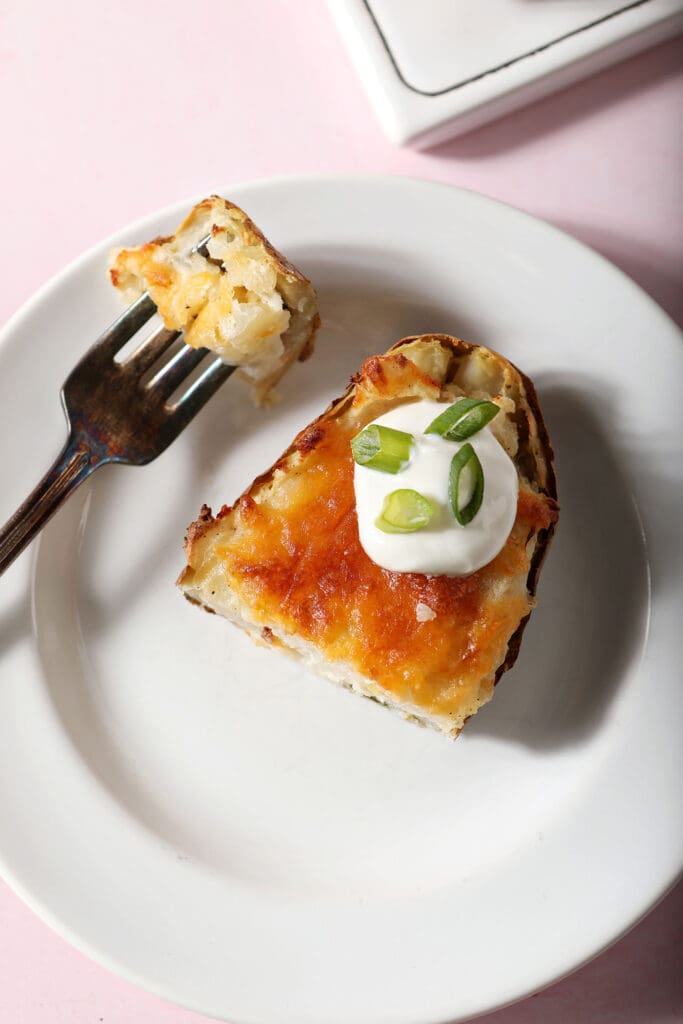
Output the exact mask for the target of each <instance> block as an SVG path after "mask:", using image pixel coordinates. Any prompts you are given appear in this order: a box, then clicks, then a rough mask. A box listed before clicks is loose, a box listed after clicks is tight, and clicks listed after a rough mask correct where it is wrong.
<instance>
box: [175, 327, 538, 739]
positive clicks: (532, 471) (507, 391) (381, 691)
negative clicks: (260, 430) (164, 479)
mask: <svg viewBox="0 0 683 1024" xmlns="http://www.w3.org/2000/svg"><path fill="white" fill-rule="evenodd" d="M473 381H474V382H475V384H476V387H480V386H481V388H483V389H484V391H486V388H488V389H489V390H490V391H491V393H492V394H493V395H494V396H495V395H497V396H498V397H497V399H496V400H497V401H499V402H500V404H501V405H502V407H503V408H504V409H506V410H507V412H506V416H505V417H499V418H498V420H503V419H507V420H508V421H509V422H508V425H507V427H506V426H505V425H503V426H501V427H500V429H501V431H502V432H503V433H502V435H501V436H500V437H499V440H500V441H501V443H502V444H504V446H506V445H508V444H510V445H516V444H517V438H519V440H520V443H521V447H520V449H519V451H517V450H516V449H515V462H516V464H517V465H518V469H519V470H520V475H521V481H520V498H519V503H518V513H517V519H516V521H515V526H514V527H513V531H512V533H511V535H510V537H509V538H508V542H507V543H506V545H505V547H504V548H503V550H502V551H501V553H500V555H499V556H497V557H496V559H494V561H493V562H492V563H490V564H489V566H486V567H484V568H483V569H482V570H479V571H478V572H476V573H473V574H470V575H469V576H467V577H461V578H456V579H454V578H450V577H426V576H421V575H420V574H416V573H390V572H388V571H387V570H384V569H381V568H380V567H378V566H376V565H375V564H374V563H372V562H371V561H370V559H369V558H368V557H367V555H366V554H365V552H364V551H363V549H362V548H361V547H360V543H359V540H358V536H357V523H356V518H355V501H354V497H353V483H352V476H353V469H352V466H353V464H352V459H351V456H350V452H349V446H348V440H349V438H350V436H352V435H353V434H354V433H355V432H356V431H357V430H358V429H360V428H361V427H362V426H363V425H365V424H366V423H368V422H370V421H371V420H373V419H375V418H376V417H377V415H381V414H382V413H383V412H386V411H387V410H388V408H391V407H393V406H394V405H396V404H400V403H401V402H404V401H406V400H412V399H420V398H432V399H438V398H441V399H442V400H452V397H450V396H451V395H452V389H454V388H455V389H456V391H455V393H456V394H463V393H467V388H468V387H471V386H472V383H473ZM482 381H483V382H484V383H483V384H481V382H482ZM477 382H479V383H478V384H477ZM475 390H476V388H475ZM513 397H514V398H515V399H516V404H515V403H513ZM494 422H496V421H494ZM506 430H507V434H506V433H505V431H506ZM510 431H511V432H510ZM520 467H523V469H522V468H520ZM330 481H331V482H330ZM557 514H558V506H557V494H556V482H555V476H554V471H553V467H552V447H551V445H550V441H549V438H548V434H547V430H546V428H545V425H544V423H543V419H542V415H541V410H540V406H539V404H538V398H537V395H536V392H535V389H534V388H533V385H532V384H531V382H530V381H529V379H528V378H526V377H525V376H524V375H523V374H521V373H520V372H519V371H518V370H517V369H516V367H514V366H513V365H512V364H510V363H509V362H508V361H507V360H505V359H503V357H501V356H498V355H497V354H495V353H492V352H490V351H489V350H487V349H483V348H481V347H478V346H474V345H471V344H469V343H467V342H464V341H462V340H461V339H457V338H452V337H450V336H448V335H428V336H424V337H418V336H415V337H411V338H404V339H402V341H400V342H398V343H397V345H395V346H393V348H392V349H390V350H389V352H388V353H386V355H384V356H375V357H371V358H370V359H368V360H366V361H365V363H364V364H363V367H362V369H361V371H360V372H359V373H358V374H355V375H354V377H353V378H352V381H351V384H350V386H349V388H348V389H347V390H346V392H345V393H344V394H343V395H342V396H341V398H339V399H338V400H337V401H335V402H333V403H332V404H331V405H330V407H329V408H328V409H327V410H326V411H325V412H324V413H323V414H322V415H321V416H320V417H318V419H317V420H315V421H314V422H313V423H312V424H310V425H309V426H308V427H306V428H305V429H304V430H302V431H301V432H300V433H299V434H298V435H297V437H296V438H295V439H294V441H293V442H292V444H291V445H290V446H289V448H288V449H287V450H286V452H285V453H284V454H283V455H282V456H281V458H280V459H278V461H277V462H276V463H275V465H274V466H273V467H271V469H270V470H268V471H267V472H266V473H263V474H262V475H261V476H259V477H258V478H257V479H256V480H255V481H254V483H253V484H252V485H251V487H249V488H248V490H247V491H246V492H245V493H244V494H243V495H242V496H241V497H240V498H239V499H238V501H237V502H236V503H235V504H234V505H233V506H232V507H224V509H222V510H221V513H219V516H217V517H216V518H215V519H213V518H212V517H211V516H210V513H209V512H208V510H207V509H206V508H204V509H203V510H202V514H201V515H200V518H199V519H198V520H197V521H196V522H195V523H194V524H192V526H191V528H190V530H189V531H188V536H187V539H186V556H187V561H188V564H187V567H186V568H185V570H184V571H183V573H182V574H181V577H180V579H179V581H178V582H179V584H180V586H181V587H182V588H183V589H184V591H185V592H186V594H187V593H190V594H192V595H194V596H195V597H196V596H197V595H199V597H200V600H201V599H205V600H207V601H210V600H211V598H209V597H207V595H206V592H205V591H202V586H203V585H204V583H203V578H204V577H205V575H206V573H207V571H208V569H207V567H210V571H211V572H212V573H215V574H217V575H215V576H212V579H215V580H218V583H217V586H219V587H220V586H226V585H227V586H228V587H229V588H230V599H231V600H233V603H236V604H238V605H239V606H240V609H242V610H243V611H244V615H245V616H246V617H247V620H248V621H249V622H252V623H253V625H254V627H255V628H256V629H258V630H262V629H263V628H264V627H265V628H267V629H269V630H270V632H271V633H272V632H273V630H276V631H277V636H276V638H277V639H278V640H279V641H280V642H284V643H285V644H288V645H290V646H296V644H295V639H296V641H297V642H298V641H300V640H301V641H303V642H304V643H305V644H308V645H309V647H311V646H312V647H313V648H316V649H317V650H318V651H319V652H320V653H321V654H322V656H323V658H324V659H336V660H334V666H338V665H339V664H343V665H346V666H348V668H349V673H355V674H356V675H355V676H354V679H357V678H358V677H359V676H358V674H359V673H360V676H362V677H363V678H364V679H365V680H366V682H367V683H368V686H366V687H365V688H364V689H363V691H362V692H366V695H367V694H368V693H372V694H373V695H376V696H377V698H378V699H379V700H380V701H382V702H385V703H390V704H391V705H392V706H396V707H399V709H400V710H402V711H403V712H404V713H409V714H410V715H411V716H417V717H420V718H422V719H423V720H424V721H426V722H428V723H429V724H435V725H437V727H438V728H440V729H442V730H443V731H446V732H451V733H453V734H455V733H457V732H458V731H459V729H460V727H461V726H462V724H463V722H464V721H465V720H466V719H467V717H469V716H470V715H471V714H473V713H474V712H475V711H476V710H477V708H478V707H479V706H480V705H481V704H482V703H484V702H485V701H486V700H488V699H490V696H491V693H492V690H493V686H494V684H495V682H496V681H497V680H498V679H499V678H500V676H501V675H502V673H503V672H504V671H506V669H507V668H509V667H511V665H512V664H513V663H514V661H515V658H516V657H517V654H518V651H519V645H520V643H521V638H522V633H523V630H524V627H525V625H526V622H527V620H528V617H529V613H530V610H531V608H532V606H533V595H534V593H535V589H536V583H537V579H538V573H539V571H540V566H541V562H542V560H543V557H544V555H545V552H546V550H547V547H548V544H549V542H550V539H551V537H552V533H553V529H554V524H555V521H556V519H557ZM216 559H217V560H216ZM520 573H521V576H520ZM221 580H222V581H223V582H222V583H221ZM501 587H502V588H503V590H502V591H501ZM496 588H497V589H496ZM503 591H504V593H503ZM496 594H503V597H496V596H495V595H496ZM505 595H507V596H505ZM422 601H424V602H425V603H427V604H428V606H429V607H430V608H431V609H432V610H435V611H436V612H437V615H436V618H435V620H434V621H430V622H424V621H422V620H421V619H418V620H416V619H415V613H414V609H415V608H416V605H417V603H419V602H422ZM218 610H219V611H220V610H221V608H219V609H218ZM411 610H412V612H411ZM223 614H228V615H229V617H233V618H235V619H236V620H237V619H238V618H239V615H238V614H233V612H232V611H225V610H224V611H223ZM348 616H350V618H348ZM411 616H412V617H411ZM345 617H347V619H348V621H346V622H345ZM359 622H360V625H359ZM247 628H250V629H251V627H250V626H248V627H247ZM454 665H457V669H456V668H454V667H453V666H454ZM334 666H333V667H334ZM317 667H318V668H319V670H320V671H321V672H323V674H326V670H325V666H324V665H323V666H317ZM335 672H336V669H335ZM327 674H330V675H331V677H332V673H331V672H328V673H327ZM334 678H337V675H334ZM338 681H342V682H343V681H344V679H341V680H339V679H338ZM370 683H372V685H373V686H374V687H375V689H374V690H370ZM349 685H353V686H354V688H358V686H357V685H356V683H355V682H354V683H351V684H349ZM449 716H451V717H449Z"/></svg>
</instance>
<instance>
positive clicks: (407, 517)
mask: <svg viewBox="0 0 683 1024" xmlns="http://www.w3.org/2000/svg"><path fill="white" fill-rule="evenodd" d="M433 515H434V506H433V505H432V503H431V501H430V500H429V498H425V496H424V494H420V492H419V491H413V490H411V489H410V488H409V487H405V488H403V489H402V490H400V491H392V492H391V494H387V496H386V498H385V499H384V504H383V505H382V511H381V513H380V515H379V517H378V518H377V519H376V520H375V526H376V527H377V529H378V530H382V532H383V533H415V531H416V530H421V529H422V528H423V527H424V526H426V525H427V523H428V522H429V521H430V519H431V518H432V516H433Z"/></svg>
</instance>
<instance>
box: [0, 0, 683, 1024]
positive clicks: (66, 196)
mask: <svg viewBox="0 0 683 1024" xmlns="http://www.w3.org/2000/svg"><path fill="white" fill-rule="evenodd" d="M682 56H683V51H682V47H681V41H680V39H679V40H674V41H672V42H669V43H667V44H665V45H663V46H660V47H658V48H657V49H655V50H651V51H650V52H648V53H645V54H643V55H641V56H639V57H636V58H634V59H632V60H630V61H629V62H627V63H625V64H621V65H619V66H617V67H616V68H613V69H611V70H608V71H606V72H603V73H601V74H599V75H597V76H594V77H593V78H591V79H588V80H586V81H585V82H583V83H581V84H579V85H576V86H574V87H572V88H571V89H569V90H566V91H564V92H562V93H560V94H558V95H556V96H552V97H550V98H548V99H546V100H544V101H542V102H541V103H538V104H536V105H534V106H533V107H528V108H526V109H524V110H522V111H520V112H519V113H517V114H515V115H512V116H509V117H507V118H506V119H505V120H503V121H499V122H496V123H494V124H491V125H489V126H486V127H484V128H482V129H480V130H478V131H477V132H475V133H472V134H470V135H469V136H466V137H464V138H461V139H456V140H453V141H452V142H449V143H446V144H445V145H442V146H440V147H438V148H437V149H434V150H432V151H430V152H427V153H417V152H411V151H410V150H405V149H404V150H402V149H398V148H397V147H396V146H394V145H392V144H391V143H389V142H388V141H386V139H385V138H384V137H383V135H382V134H381V132H380V130H379V128H378V125H377V123H376V121H375V117H374V115H373V113H372V111H371V109H370V107H369V105H368V102H367V100H366V98H365V95H364V94H363V92H362V89H361V86H360V83H359V81H358V79H357V78H356V76H355V74H354V72H353V69H352V68H351V66H350V63H349V59H348V57H347V55H346V53H345V51H344V49H343V47H342V44H341V41H340V39H339V37H338V36H337V34H336V31H335V29H334V26H333V24H332V21H331V18H330V15H329V13H328V11H327V8H326V7H325V6H324V4H323V3H322V2H321V0H298V2H296V3H293V2H289V3H288V2H287V0H224V2H223V3H220V4H217V3H209V2H207V0H194V2H193V3H192V4H189V3H185V4H183V3H180V2H178V0H165V2H163V3H162V2H161V0H148V2H147V3H146V4H141V3H139V2H138V3H133V2H132V0H119V2H118V3H116V4H93V3H86V2H85V0H67V2H66V3H64V4H59V5H47V4H45V3H39V2H38V0H24V2H20V0H9V2H6V3H4V4H3V5H2V11H0V123H1V124H2V126H3V146H2V161H1V163H0V166H1V168H2V172H1V173H2V185H3V188H2V199H1V200H0V202H1V203H2V217H3V224H4V229H3V231H4V239H5V250H6V253H7V255H6V257H5V260H4V263H3V289H2V292H1V294H0V322H4V321H5V320H6V319H7V318H8V317H9V315H10V314H11V313H12V312H14V310H15V309H17V308H18V307H19V306H20V305H21V304H22V303H23V302H24V301H25V300H26V299H27V298H28V297H29V296H30V295H31V294H32V292H33V291H35V289H36V288H37V287H39V286H40V285H41V284H42V283H43V282H44V281H46V280H47V279H48V278H49V277H50V276H51V275H52V274H53V273H55V272H56V271H57V270H59V269H60V268H61V267H62V266H63V265H64V264H65V263H66V262H68V261H69V260H71V259H73V258H74V257H75V256H77V255H78V254H79V253H80V252H81V251H82V250H83V249H85V248H87V247H89V246H90V245H92V244H94V243H95V242H97V241H99V240H100V239H101V238H102V237H103V236H105V235H108V234H109V233H110V232H112V231H114V230H115V229H117V228H119V227H120V226H122V225H124V224H126V223H127V222H129V221H131V220H133V219H136V218H138V217H140V216H142V215H144V214H146V213H148V212H150V211H151V210H154V209H156V208H158V207H161V206H164V205H166V204H167V203H170V202H174V201H175V200H178V199H182V198H183V197H186V196H193V195H199V194H200V193H201V194H205V193H208V192H211V191H216V190H220V189H223V190H227V189H228V188H229V186H230V184H231V183H232V182H238V181H242V180H246V179H250V178H255V177H265V176H270V175H274V174H287V173H293V174H296V173H301V172H316V171H335V172H336V171H380V172H390V173H394V174H408V175H414V176H419V177H424V178H432V179H436V180H439V181H446V182H451V183H453V184H457V185H461V186H465V187H467V188H472V189H476V190H478V191H480V192H484V193H487V194H489V195H492V196H495V197H496V198H498V199H502V200H504V201H506V202H509V203H512V204H514V205H515V206H518V207H521V208H522V209H524V210H527V211H529V212H530V213H533V214H536V215H537V216H540V217H543V218H545V219H547V220H550V221H552V222H553V223H555V224H557V225H559V226H560V227H562V228H564V229H565V230H567V231H568V232H570V233H571V234H573V235H576V236H577V237H578V238H580V239H582V240H584V241H585V242H588V243H589V244H590V245H592V246H593V247H594V248H596V249H598V250H599V251H600V252H602V253H603V254H604V255H606V256H607V257H608V258H610V259H611V260H612V261H613V262H615V263H616V264H617V265H618V266H620V267H621V268H622V269H623V270H625V271H626V272H627V273H628V274H630V275H631V276H632V277H633V278H635V280H636V281H637V282H639V283H640V284H641V285H642V286H643V287H644V288H645V289H646V290H647V291H648V292H649V293H650V294H651V295H652V296H653V297H654V298H655V299H656V300H657V301H658V302H659V303H660V304H661V305H662V306H663V307H664V308H665V309H666V310H667V311H668V312H669V313H670V314H671V315H672V316H673V317H674V318H675V319H676V320H677V321H678V322H679V323H683V288H682V287H681V284H682V277H683V274H682V262H683V261H682V256H683V202H682V201H681V200H682V199H683V195H682V192H681V180H682V172H683V117H682V116H681V114H682V112H683V61H682V60H681V58H682ZM643 341H644V343H645V344H647V339H643ZM682 921H683V887H682V886H680V885H679V887H678V889H677V890H675V891H674V892H673V893H672V894H670V895H669V896H668V897H667V898H666V899H665V900H664V901H663V903H662V904H660V906H659V907H658V908H657V909H656V910H654V911H653V912H652V914H651V915H650V916H649V917H648V918H646V920H645V921H644V922H642V923H641V924H640V925H639V926H638V927H637V928H636V929H635V930H634V931H632V932H631V933H630V934H629V935H628V936H626V938H624V939H622V940H621V941H620V942H619V943H618V944H617V945H616V946H614V947H613V948H612V949H611V950H609V951H608V952H607V953H605V954H603V955H602V956H601V957H599V958H598V959H597V960H596V961H594V962H593V963H591V964H589V965H588V966H586V967H584V968H583V969H582V970H580V971H578V972H577V973H576V974H574V975H573V976H572V977H570V978H568V979H565V980H564V981H561V982H559V983H558V984H557V985H555V986H553V987H552V988H551V989H549V990H547V991H546V992H543V993H541V994H540V995H538V996H535V997H533V998H532V999H530V1000H527V1001H526V1002H524V1003H521V1004H518V1005H517V1006H515V1007H510V1008H508V1009H506V1010H502V1011H499V1012H498V1013H495V1014H491V1015H490V1016H487V1017H486V1018H483V1020H484V1021H485V1022H486V1024H540V1022H544V1024H545V1022H547V1021H553V1022H559V1024H570V1022H571V1024H575V1022H577V1021H581V1022H587V1024H592V1022H597V1021H600V1022H606V1024H641V1022H648V1024H650V1022H651V1024H669V1022H674V1021H676V1022H679V1021H681V1020H683V981H682V980H681V970H680V964H681V955H682V953H683V929H682V926H681V922H682ZM201 1019H204V1018H200V1017H199V1016H197V1015H196V1014H193V1013H190V1012H188V1011H185V1010H181V1009H178V1008H176V1007H173V1006H171V1005H169V1004H167V1003H164V1002H162V1001H161V1000H159V999H157V998H155V997H153V996H149V995H147V994H145V993H142V992H139V991H138V990H136V989H134V988H133V987H132V986H130V985H128V984H126V983H125V982H123V981H120V980H119V979H117V978H115V977H113V976H112V975H110V974H108V973H107V972H106V971H104V970H103V969H102V968H100V967H98V966H96V965H95V964H93V963H91V962H90V961H88V960H87V959H86V958H84V957H83V956H81V955H80V954H79V953H76V952H75V951H74V950H72V949H71V948H70V947H69V946H68V945H66V943H64V942H63V941H62V940H61V939H59V938H57V937H56V936H55V935H54V934H53V933H52V932H51V931H49V930H48V929H47V928H46V927H45V926H44V925H43V924H42V923H41V922H40V921H39V920H38V919H37V918H36V917H34V916H33V915H32V914H31V912H30V911H29V910H27V909H26V908H25V907H24V905H23V904H22V903H21V902H20V901H19V900H18V899H17V898H16V897H15V896H14V895H13V894H12V893H11V892H10V891H9V889H7V888H6V887H4V886H2V884H1V883H0V1021H2V1022H3V1024H4V1022H5V1021H7V1022H12V1024H15V1022H16V1024H33V1022H38V1021H40V1022H42V1021H46V1022H48V1024H67V1022H68V1024H98V1022H100V1021H101V1022H102V1024H114V1022H123V1021H126V1022H129V1021H131V1022H132V1021H135V1022H137V1021H144V1022H148V1024H191V1022H195V1024H196V1022H197V1021H199V1020H201Z"/></svg>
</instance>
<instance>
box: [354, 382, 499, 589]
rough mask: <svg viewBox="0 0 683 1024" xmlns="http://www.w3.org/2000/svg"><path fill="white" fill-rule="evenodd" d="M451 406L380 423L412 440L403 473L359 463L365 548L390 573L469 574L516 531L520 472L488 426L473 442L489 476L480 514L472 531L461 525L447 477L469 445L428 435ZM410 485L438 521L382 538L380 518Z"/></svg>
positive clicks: (413, 408) (430, 405) (404, 408)
mask: <svg viewBox="0 0 683 1024" xmlns="http://www.w3.org/2000/svg"><path fill="white" fill-rule="evenodd" d="M446 408H447V406H446V405H445V404H444V403H442V402H427V401H421V402H410V403H407V404H405V405H401V406H399V407H398V408H397V409H392V410H391V412H388V413H386V414H385V415H384V416H380V417H379V419H377V420H375V421H374V422H375V423H376V424H378V425H379V426H384V427H394V429H396V430H405V431H407V432H408V433H409V434H412V435H413V438H414V442H413V446H412V450H411V456H410V460H409V462H408V463H407V464H406V465H405V466H404V467H403V469H401V470H400V471H399V472H398V473H395V474H393V473H382V472H380V471H379V470H377V469H369V468H368V467H367V466H359V465H358V464H357V463H356V465H355V470H354V486H355V491H356V511H357V514H358V532H359V534H360V542H361V544H362V546H363V548H364V550H365V552H366V554H367V555H368V556H369V557H370V558H371V559H372V561H373V562H376V563H377V565H381V566H382V567H383V568H384V569H391V570H392V571H393V572H419V573H425V574H426V575H430V576H465V575H467V574H468V573H471V572H474V571H475V570H476V569H480V568H481V567H482V566H483V565H486V564H487V563H488V562H490V561H491V559H492V558H495V557H496V555H497V554H498V552H499V551H500V550H501V548H502V547H503V545H504V544H505V541H506V540H507V538H508V536H509V534H510V530H511V529H512V526H513V523H514V521H515V516H516V514H517V493H518V489H519V479H518V476H517V470H516V469H515V466H514V464H513V462H512V459H511V458H510V457H509V455H508V454H507V452H506V451H505V450H504V449H503V447H502V446H501V445H500V443H499V442H498V441H497V440H496V438H495V437H494V436H493V433H492V432H491V430H490V429H489V427H484V428H483V429H482V430H480V431H478V432H477V433H476V434H474V435H473V436H472V437H470V438H468V439H467V441H468V442H469V444H471V445H472V447H473V448H474V450H475V452H476V453H477V457H478V458H479V461H480V462H481V466H482V469H483V472H484V498H483V501H482V504H481V508H480V509H479V511H478V512H477V514H476V516H475V517H474V519H473V520H472V522H470V523H468V525H467V526H461V525H460V523H458V521H457V520H456V518H455V516H454V514H453V510H452V508H451V504H450V500H449V497H448V477H449V472H450V466H451V460H452V458H453V456H454V455H455V453H456V452H457V451H458V449H459V448H461V447H462V445H463V444H465V443H467V442H464V441H463V442H459V441H446V440H444V438H443V437H439V436H438V435H437V434H425V433H424V430H425V428H426V427H428V426H429V424H430V423H431V422H432V420H433V419H435V418H436V417H437V416H438V415H439V413H441V412H443V411H444V409H446ZM368 425H369V424H368ZM404 487H405V488H411V489H412V490H415V491H419V492H420V494H423V495H424V496H425V498H429V500H430V501H431V502H432V503H433V505H434V507H435V512H434V516H433V518H432V520H431V522H430V523H429V524H428V525H427V526H425V527H423V528H422V529H421V530H416V531H415V532H414V533H383V532H382V530H380V529H378V527H377V526H376V525H375V520H376V519H377V517H378V516H379V514H380V512H381V511H382V505H383V503H384V499H385V497H386V496H387V495H388V494H390V493H391V492H392V491H396V490H399V489H400V488H404Z"/></svg>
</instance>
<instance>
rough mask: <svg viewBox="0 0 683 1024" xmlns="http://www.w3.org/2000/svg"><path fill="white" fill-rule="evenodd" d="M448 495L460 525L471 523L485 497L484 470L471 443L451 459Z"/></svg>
mask: <svg viewBox="0 0 683 1024" xmlns="http://www.w3.org/2000/svg"><path fill="white" fill-rule="evenodd" d="M448 497H449V498H450V502H451V508H452V509H453V515H454V516H455V518H456V519H457V520H458V522H459V523H460V525H461V526H467V524H468V523H471V522H472V520H473V519H474V517H475V516H476V514H477V512H478V511H479V509H480V508H481V503H482V499H483V497H484V471H483V469H482V468H481V462H480V461H479V459H478V458H477V453H476V452H475V450H474V448H473V447H472V445H471V444H464V445H463V446H462V448H460V450H459V451H457V452H456V453H455V455H454V456H453V458H452V459H451V471H450V475H449V478H448Z"/></svg>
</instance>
